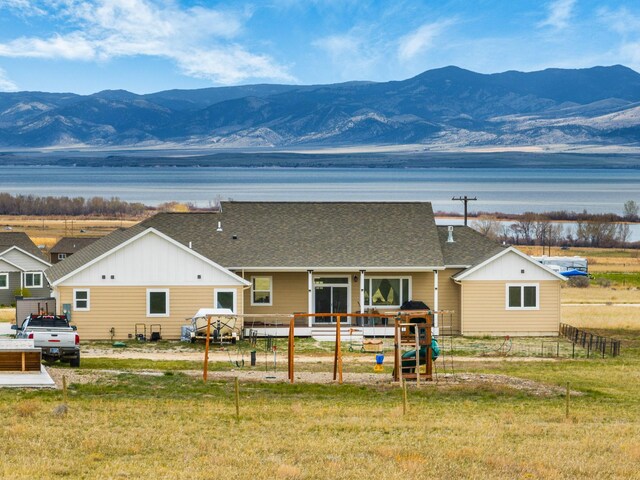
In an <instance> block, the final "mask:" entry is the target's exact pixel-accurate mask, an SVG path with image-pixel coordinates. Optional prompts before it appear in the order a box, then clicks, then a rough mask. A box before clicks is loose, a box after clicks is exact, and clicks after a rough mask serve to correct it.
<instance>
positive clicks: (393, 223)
mask: <svg viewBox="0 0 640 480" xmlns="http://www.w3.org/2000/svg"><path fill="white" fill-rule="evenodd" d="M218 221H220V222H221V225H222V229H223V231H222V232H217V231H216V228H217V223H218ZM143 225H144V226H147V227H154V228H156V229H158V230H160V231H161V232H163V233H165V234H167V235H169V236H170V237H172V238H174V239H176V240H178V241H179V242H181V243H183V244H185V245H188V244H189V242H192V246H193V248H194V249H195V250H196V251H198V252H199V253H201V254H202V255H204V256H206V257H208V258H210V259H212V260H213V261H215V262H217V263H219V264H221V265H223V266H225V267H228V268H243V267H244V268H249V267H282V268H295V267H297V268H304V267H318V268H319V267H326V268H332V267H369V268H374V267H412V266H424V267H427V266H436V265H441V264H442V255H441V253H440V248H439V244H438V232H437V230H436V226H435V223H434V218H433V210H432V209H431V204H430V203H371V202H367V203H363V202H358V203H356V202H228V203H224V204H223V207H222V213H188V214H181V213H164V214H162V213H161V214H158V215H156V216H154V217H152V218H150V219H148V220H146V221H144V222H143ZM234 235H235V236H236V238H235V239H234V238H233V236H234Z"/></svg>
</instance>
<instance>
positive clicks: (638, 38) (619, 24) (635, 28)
mask: <svg viewBox="0 0 640 480" xmlns="http://www.w3.org/2000/svg"><path fill="white" fill-rule="evenodd" d="M598 18H599V19H600V20H601V21H602V22H603V23H604V24H605V25H606V26H607V28H608V29H609V30H611V31H613V32H615V33H616V34H618V35H619V43H618V44H617V45H616V47H615V50H614V52H615V53H614V55H613V58H615V59H616V60H614V61H615V62H616V63H622V64H624V65H627V66H629V67H631V68H633V69H635V70H637V71H640V15H637V14H635V13H634V12H631V11H629V10H628V9H627V8H624V7H622V8H620V9H617V10H609V9H606V8H602V9H600V10H598Z"/></svg>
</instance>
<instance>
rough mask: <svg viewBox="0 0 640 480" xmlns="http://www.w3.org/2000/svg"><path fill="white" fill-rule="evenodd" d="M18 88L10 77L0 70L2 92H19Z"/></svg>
mask: <svg viewBox="0 0 640 480" xmlns="http://www.w3.org/2000/svg"><path fill="white" fill-rule="evenodd" d="M17 91H18V86H17V85H16V84H15V83H13V82H12V81H11V80H10V79H9V78H8V77H7V74H6V72H5V71H4V70H3V69H2V68H0V92H17Z"/></svg>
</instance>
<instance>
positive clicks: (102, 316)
mask: <svg viewBox="0 0 640 480" xmlns="http://www.w3.org/2000/svg"><path fill="white" fill-rule="evenodd" d="M76 288H78V287H76ZM153 288H154V289H155V288H158V289H161V288H167V289H169V314H170V316H169V317H147V314H146V312H147V287H90V288H89V290H90V298H91V310H90V311H88V312H77V311H72V312H71V318H72V321H73V325H76V326H77V327H78V333H79V335H80V338H81V339H86V340H105V339H110V338H111V333H110V332H109V330H110V329H111V328H112V327H113V328H114V329H115V336H114V338H115V339H119V340H121V339H126V338H128V335H129V334H131V335H133V333H134V331H135V324H136V323H144V324H145V325H146V326H147V334H148V333H149V331H150V326H151V324H160V325H162V337H163V338H164V339H178V338H180V327H181V326H182V325H187V324H188V323H187V322H186V321H185V319H186V318H188V317H191V316H192V315H193V314H194V313H196V311H197V310H198V309H199V308H211V307H213V292H214V289H215V288H237V289H238V294H237V299H238V313H242V311H243V302H242V293H241V291H240V290H241V288H242V287H222V286H217V287H213V286H209V287H175V286H173V287H172V286H164V287H155V286H154V287H153ZM58 294H59V297H58V298H59V301H58V309H59V310H62V305H63V304H64V303H71V304H73V287H59V288H58Z"/></svg>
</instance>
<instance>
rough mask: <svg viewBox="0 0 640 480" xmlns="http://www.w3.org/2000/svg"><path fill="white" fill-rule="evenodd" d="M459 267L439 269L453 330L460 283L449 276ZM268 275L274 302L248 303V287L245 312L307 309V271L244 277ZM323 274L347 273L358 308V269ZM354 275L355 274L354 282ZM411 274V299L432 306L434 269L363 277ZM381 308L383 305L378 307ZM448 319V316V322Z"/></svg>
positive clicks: (442, 295) (354, 306)
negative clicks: (451, 312) (264, 305)
mask: <svg viewBox="0 0 640 480" xmlns="http://www.w3.org/2000/svg"><path fill="white" fill-rule="evenodd" d="M457 272H458V270H445V271H443V272H441V273H440V278H439V302H440V305H439V307H440V309H441V310H452V311H453V312H454V314H453V330H454V332H459V331H460V286H459V285H456V284H455V283H454V282H453V280H451V278H450V277H451V276H452V275H454V274H455V273H457ZM260 275H264V276H271V277H272V279H273V289H272V295H273V299H272V302H273V305H272V306H268V307H263V306H252V305H251V290H250V289H247V290H245V294H244V304H245V312H246V313H252V314H262V313H264V314H267V313H272V314H273V313H285V314H289V313H293V312H306V311H307V298H308V297H307V273H306V272H275V273H254V272H245V273H244V277H243V278H245V279H246V280H249V281H251V277H252V276H260ZM323 275H326V276H328V277H329V276H348V277H349V278H350V282H351V310H352V311H353V312H357V311H359V310H360V303H359V302H360V273H359V272H350V273H344V272H342V273H327V274H323ZM354 276H356V277H357V278H358V281H357V282H354ZM384 276H389V277H411V279H412V280H411V284H412V292H411V297H412V300H422V301H423V302H425V303H426V304H427V305H429V306H430V307H433V305H434V303H433V298H434V296H433V294H434V292H433V273H432V272H412V273H397V272H389V273H384V272H375V273H371V274H370V275H366V274H365V277H384ZM380 310H384V309H380ZM448 323H449V321H448V320H447V324H448ZM447 333H448V332H447Z"/></svg>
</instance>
